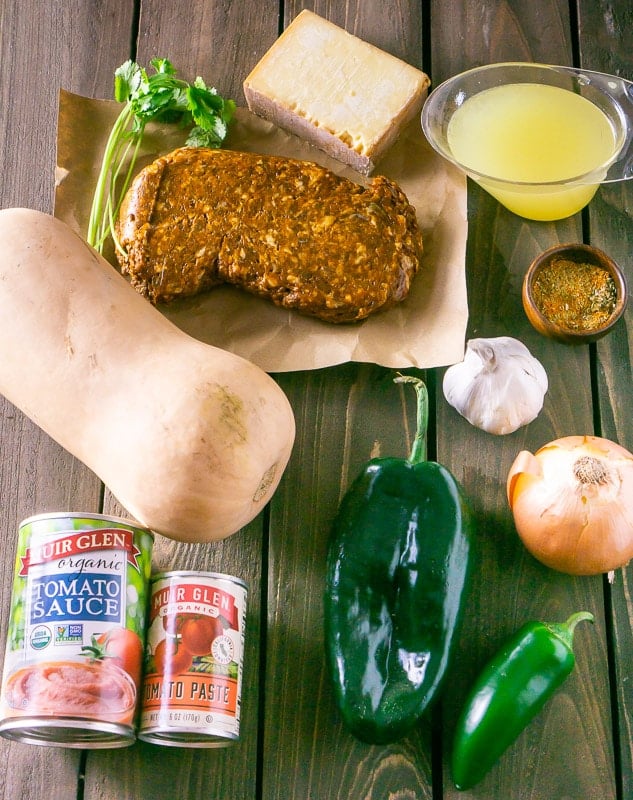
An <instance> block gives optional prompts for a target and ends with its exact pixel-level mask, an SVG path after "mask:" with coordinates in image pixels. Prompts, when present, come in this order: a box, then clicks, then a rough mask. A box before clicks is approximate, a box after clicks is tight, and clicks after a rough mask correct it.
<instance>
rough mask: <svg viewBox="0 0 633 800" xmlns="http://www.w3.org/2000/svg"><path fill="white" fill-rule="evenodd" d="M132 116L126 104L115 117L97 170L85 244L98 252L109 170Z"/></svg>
mask: <svg viewBox="0 0 633 800" xmlns="http://www.w3.org/2000/svg"><path fill="white" fill-rule="evenodd" d="M133 116H134V114H133V112H132V109H131V107H130V105H129V103H126V105H125V107H124V108H123V110H122V111H121V113H120V114H119V116H118V117H117V119H116V121H115V123H114V125H113V126H112V130H111V131H110V135H109V136H108V141H107V142H106V147H105V151H104V154H103V160H102V162H101V169H100V170H99V177H98V178H97V185H96V188H95V194H94V198H93V201H92V208H91V209H90V220H89V222H88V235H87V237H86V239H87V242H88V244H89V245H91V246H92V247H94V248H95V249H97V250H98V251H99V252H102V250H103V239H104V237H103V230H102V225H103V216H104V204H105V201H106V197H107V196H109V194H110V192H111V190H112V187H111V168H112V164H113V162H114V159H115V156H116V153H117V150H118V148H119V146H120V142H121V137H122V136H123V134H124V132H125V130H126V128H127V127H128V125H129V124H130V121H131V119H132V117H133Z"/></svg>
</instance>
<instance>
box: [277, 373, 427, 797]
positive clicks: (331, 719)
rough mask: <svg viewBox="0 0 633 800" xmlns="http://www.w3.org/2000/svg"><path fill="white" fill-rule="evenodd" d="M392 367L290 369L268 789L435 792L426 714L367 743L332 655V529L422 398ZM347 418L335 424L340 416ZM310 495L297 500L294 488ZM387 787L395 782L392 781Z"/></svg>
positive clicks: (408, 433)
mask: <svg viewBox="0 0 633 800" xmlns="http://www.w3.org/2000/svg"><path fill="white" fill-rule="evenodd" d="M393 377H394V373H393V372H392V371H390V370H384V369H382V368H378V367H373V366H370V365H358V364H348V365H344V366H341V367H336V368H333V369H330V370H317V371H315V372H313V373H309V374H304V375H301V374H296V375H286V376H283V380H282V381H281V383H282V386H283V387H284V388H285V389H286V391H287V393H288V395H289V397H290V398H291V401H292V403H293V406H294V408H295V410H296V413H297V418H298V420H299V431H300V433H299V436H298V439H297V444H296V446H295V454H294V456H293V459H292V461H291V464H290V469H289V472H288V475H287V479H286V480H285V481H284V483H283V485H282V497H281V501H282V502H281V503H280V504H279V505H278V506H277V508H280V509H282V510H283V513H282V514H281V513H278V512H276V511H275V509H273V515H272V518H271V540H270V541H271V544H270V572H269V582H268V601H269V609H268V626H269V633H268V641H267V670H266V673H267V676H268V678H267V681H266V695H265V700H266V725H265V730H264V758H263V769H264V774H263V790H264V796H265V797H266V798H267V799H268V798H270V799H271V800H272V798H280V800H281V798H286V797H323V798H325V797H341V798H343V797H367V798H369V797H382V796H385V794H386V793H387V791H388V792H389V794H390V796H391V797H393V798H394V800H396V799H398V800H400V799H402V800H404V798H407V797H416V798H420V800H422V799H423V798H429V800H430V798H431V726H430V720H427V722H426V723H425V724H424V725H422V726H421V727H420V730H419V731H416V732H415V733H414V734H412V735H411V736H410V737H408V738H407V739H405V740H403V741H402V742H399V743H397V744H394V745H390V746H384V747H369V746H367V745H364V744H361V743H359V742H358V741H357V740H355V739H354V737H353V736H352V735H351V734H350V733H349V732H348V731H347V730H346V729H344V728H343V727H342V724H341V721H340V718H339V716H338V712H337V710H336V708H335V705H334V700H333V695H332V688H331V685H330V682H329V677H328V676H327V673H326V669H325V664H324V655H323V653H324V651H323V610H322V595H323V587H324V580H325V558H326V553H327V543H328V538H329V531H330V528H331V524H332V520H333V517H334V515H335V513H336V509H337V508H338V505H339V503H340V500H341V498H342V494H343V492H344V491H345V490H346V488H347V487H348V486H349V484H350V483H351V481H352V480H353V479H354V478H355V477H356V475H357V474H358V473H359V472H360V470H361V468H362V466H363V464H364V463H366V462H367V461H368V460H369V459H370V458H372V457H374V456H380V455H382V456H390V455H393V456H396V457H406V455H408V453H409V450H410V446H411V437H412V435H413V433H414V430H415V408H414V406H415V402H414V399H413V396H412V395H411V396H408V395H407V394H406V393H405V392H404V390H403V387H396V386H395V384H393ZM334 419H337V420H345V421H346V423H345V425H344V426H343V425H333V424H332V420H334ZM298 496H301V497H302V502H301V504H297V503H293V498H296V497H298ZM387 787H388V788H387Z"/></svg>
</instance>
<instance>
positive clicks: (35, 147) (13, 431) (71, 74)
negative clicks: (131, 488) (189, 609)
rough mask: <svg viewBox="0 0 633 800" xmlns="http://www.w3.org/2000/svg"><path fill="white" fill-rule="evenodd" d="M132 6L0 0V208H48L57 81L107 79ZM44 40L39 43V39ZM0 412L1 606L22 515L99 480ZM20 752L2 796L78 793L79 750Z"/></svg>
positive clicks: (6, 758) (18, 418)
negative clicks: (0, 156) (102, 67)
mask: <svg viewBox="0 0 633 800" xmlns="http://www.w3.org/2000/svg"><path fill="white" fill-rule="evenodd" d="M131 11H132V9H131V7H130V4H129V3H127V2H125V0H112V2H110V3H109V9H104V8H102V7H101V6H100V5H99V4H85V3H82V2H77V0H68V2H65V3H63V4H59V3H55V2H48V1H47V2H37V3H36V2H32V0H31V1H29V0H3V2H2V3H0V63H1V64H2V70H1V71H0V98H1V100H2V109H3V113H2V120H1V122H0V152H2V154H3V165H2V178H1V182H0V206H1V207H11V206H26V207H30V208H37V209H40V210H43V211H52V207H53V192H54V174H55V173H54V167H55V139H56V117H57V100H58V91H59V88H60V87H61V86H64V87H65V88H68V89H71V90H73V91H76V92H85V93H94V92H105V91H106V82H105V81H103V80H102V78H101V76H100V71H99V70H95V66H96V65H97V64H99V63H100V58H103V59H104V61H109V60H110V59H112V58H115V59H116V58H118V57H120V56H122V57H125V55H127V53H126V51H125V43H126V42H127V41H128V38H129V37H128V32H129V30H130V26H131ZM27 42H32V43H33V48H29V47H27V46H25V44H26V43H27ZM43 42H46V43H47V46H46V47H40V46H39V45H40V44H41V43H43ZM16 43H19V44H17V45H16ZM122 43H123V45H124V46H123V49H122V48H121V44H122ZM117 53H119V56H117ZM109 72H110V67H108V73H109ZM101 74H103V73H101ZM109 82H110V79H109V78H108V83H109ZM108 91H109V90H108ZM0 414H1V417H0V419H1V420H2V423H1V428H0V437H1V439H0V441H1V443H2V460H1V461H0V487H1V489H2V498H3V503H2V508H1V510H0V524H1V529H0V535H1V536H2V548H3V553H6V554H7V556H8V557H7V558H6V559H3V564H2V607H3V608H4V609H8V608H9V603H10V601H9V592H10V589H11V585H12V579H13V558H12V557H11V556H10V554H12V553H15V538H16V531H17V525H18V523H19V522H20V520H22V519H24V518H26V517H28V516H30V515H32V514H35V513H43V512H48V511H60V510H61V511H65V510H75V511H84V510H85V511H98V510H99V508H100V494H101V485H100V483H99V481H98V480H97V479H96V478H95V476H94V475H93V474H92V473H90V472H89V471H88V470H87V469H86V468H85V467H84V466H83V465H82V464H80V463H79V462H77V461H76V460H74V459H72V458H71V457H70V456H69V455H68V453H66V452H65V451H64V450H62V448H60V447H59V446H58V445H57V444H56V443H55V442H53V441H52V440H51V439H50V438H49V437H47V436H46V435H45V434H43V433H42V431H41V430H40V429H39V428H38V427H37V426H36V425H34V424H33V423H32V422H30V421H29V420H27V419H26V418H25V417H24V415H22V414H21V413H20V412H18V411H17V410H15V409H14V408H13V407H12V406H10V404H9V403H7V402H6V401H5V400H0ZM6 624H7V615H6V614H3V615H2V626H1V628H0V638H1V641H2V645H1V647H2V652H4V642H5V639H6V632H7V629H6ZM26 749H28V752H29V757H28V758H25V757H24V753H25V745H21V744H12V743H9V742H8V741H6V740H4V739H3V740H2V741H1V744H0V753H1V757H2V761H3V763H4V765H5V767H4V769H3V770H2V771H1V772H0V775H1V777H0V792H1V793H2V794H3V796H5V797H12V798H16V800H18V798H25V800H26V798H29V800H38V799H39V798H49V800H55V798H60V800H61V799H62V798H64V800H66V798H68V797H74V796H75V794H76V785H77V774H78V771H79V769H80V760H79V759H80V753H79V752H78V751H73V750H66V751H63V750H59V749H51V748H45V747H30V748H26ZM51 776H54V780H51Z"/></svg>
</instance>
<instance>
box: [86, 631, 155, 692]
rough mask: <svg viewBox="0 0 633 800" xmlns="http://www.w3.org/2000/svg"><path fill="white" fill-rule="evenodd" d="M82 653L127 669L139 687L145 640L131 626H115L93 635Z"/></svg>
mask: <svg viewBox="0 0 633 800" xmlns="http://www.w3.org/2000/svg"><path fill="white" fill-rule="evenodd" d="M81 654H82V655H85V656H87V657H89V658H92V659H94V660H97V661H106V660H107V661H111V662H113V663H115V664H117V665H118V666H119V667H121V669H123V670H125V672H127V673H128V675H130V676H131V678H132V679H133V681H134V683H135V684H136V686H137V687H138V686H139V685H140V682H141V665H142V663H143V642H142V641H141V639H140V637H139V636H138V635H137V634H136V633H135V632H134V631H131V630H130V629H129V628H122V627H119V626H117V627H114V628H110V629H109V630H107V631H104V632H103V633H102V634H100V635H99V636H93V637H92V639H91V642H90V644H89V645H84V647H82V648H81Z"/></svg>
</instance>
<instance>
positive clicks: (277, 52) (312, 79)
mask: <svg viewBox="0 0 633 800" xmlns="http://www.w3.org/2000/svg"><path fill="white" fill-rule="evenodd" d="M428 86H429V79H428V76H427V75H426V74H425V73H424V72H421V71H420V70H418V69H416V68H415V67H412V66H411V65H410V64H407V63H405V62H404V61H402V60H401V59H399V58H396V57H395V56H392V55H390V54H389V53H386V52H384V51H383V50H380V49H379V48H377V47H375V46H374V45H371V44H369V43H368V42H364V41H363V40H362V39H359V38H358V37H356V36H353V35H352V34H350V33H347V32H346V31H345V30H343V29H342V28H339V27H338V26H337V25H334V24H333V23H331V22H329V21H328V20H325V19H323V18H322V17H319V16H318V15H317V14H314V13H313V12H311V11H309V10H307V9H305V10H304V11H302V12H301V13H300V14H299V15H298V16H297V17H296V18H295V19H294V21H293V22H292V23H291V24H290V25H289V26H288V28H286V30H285V31H284V33H283V34H282V35H281V36H280V37H279V39H277V41H276V42H275V44H274V45H273V46H272V47H271V48H270V49H269V50H268V52H267V53H266V54H265V55H264V57H263V58H262V59H261V61H260V62H259V63H258V64H257V65H256V66H255V68H254V69H253V70H252V72H251V73H250V75H249V76H248V77H247V78H246V80H245V81H244V95H245V97H246V102H247V103H248V107H249V109H250V110H251V111H253V112H254V113H255V114H258V115H259V116H262V117H264V118H265V119H268V120H270V121H271V122H274V123H275V124H276V125H278V126H279V127H281V128H284V129H285V130H288V131H290V132H291V133H295V134H297V135H298V136H301V137H302V138H304V139H306V140H307V141H309V142H311V143H312V144H315V145H316V146H317V147H319V148H321V149H322V150H324V151H325V152H327V153H329V154H330V155H331V156H333V157H335V158H337V159H338V160H339V161H342V162H343V163H345V164H349V165H350V166H352V167H354V168H355V169H357V170H358V171H359V172H361V173H363V174H365V175H368V174H369V173H370V172H371V171H372V170H373V169H374V167H375V164H376V162H377V161H378V159H379V158H380V156H381V155H382V154H383V153H384V152H385V151H386V150H387V149H388V148H389V147H390V145H391V144H392V143H393V142H394V140H395V139H396V138H397V136H398V134H399V132H400V130H401V128H402V126H403V125H404V124H405V123H406V122H408V121H409V120H410V119H411V118H412V117H413V116H414V115H415V114H416V113H419V112H420V109H421V108H422V104H423V102H424V98H425V97H426V93H427V89H428Z"/></svg>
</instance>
